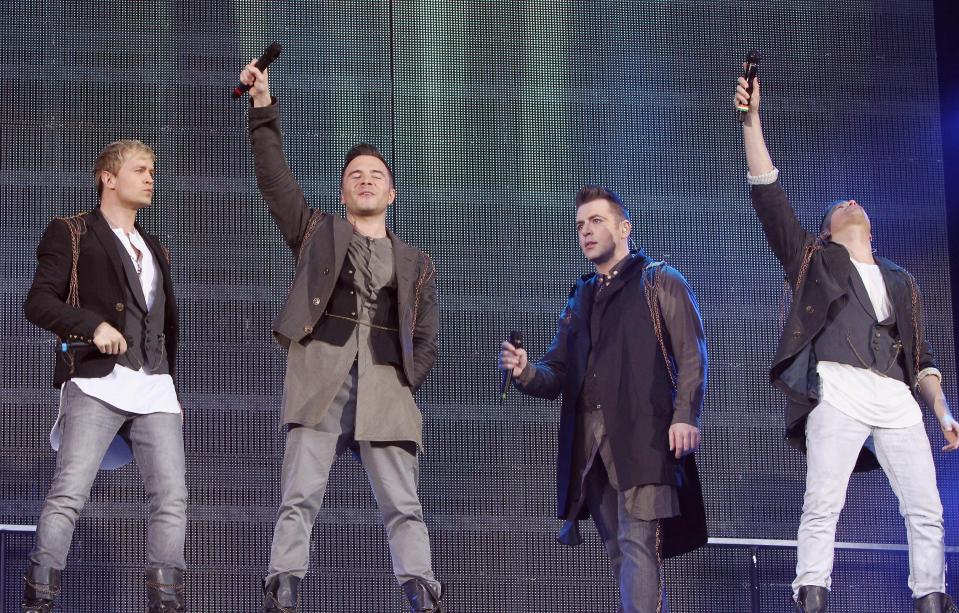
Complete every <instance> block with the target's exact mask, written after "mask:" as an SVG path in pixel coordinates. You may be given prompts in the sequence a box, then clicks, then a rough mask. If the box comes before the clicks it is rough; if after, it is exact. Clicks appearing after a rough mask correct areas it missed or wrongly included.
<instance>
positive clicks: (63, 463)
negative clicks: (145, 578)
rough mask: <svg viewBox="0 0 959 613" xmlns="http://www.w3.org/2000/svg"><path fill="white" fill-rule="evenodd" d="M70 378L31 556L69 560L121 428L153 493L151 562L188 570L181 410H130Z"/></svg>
mask: <svg viewBox="0 0 959 613" xmlns="http://www.w3.org/2000/svg"><path fill="white" fill-rule="evenodd" d="M66 386H67V387H66V389H64V391H63V394H64V396H63V401H62V404H61V408H60V410H61V416H62V419H63V437H62V439H61V442H60V450H59V452H58V453H57V466H56V471H55V472H54V474H53V483H52V484H51V485H50V491H49V493H48V494H47V498H46V500H45V501H44V503H43V510H42V511H41V512H40V520H39V521H38V522H37V536H36V544H35V545H34V548H33V551H31V552H30V561H31V562H33V563H34V564H38V565H41V566H50V567H53V568H58V569H60V570H63V569H64V568H65V567H66V565H67V554H68V552H69V550H70V542H71V541H72V540H73V530H74V528H75V527H76V523H77V517H79V515H80V511H81V510H82V509H83V506H84V504H86V502H87V500H88V499H89V498H90V488H91V487H92V486H93V480H94V478H96V476H97V472H98V471H99V469H100V461H101V460H102V459H103V456H104V454H105V453H106V451H107V449H108V448H109V447H110V443H111V442H112V441H113V438H114V437H115V436H116V435H117V433H120V434H121V435H122V436H124V437H125V438H126V439H127V441H128V442H129V443H130V447H131V449H132V450H133V457H134V458H135V459H136V463H137V466H138V467H139V469H140V475H141V476H142V477H143V486H144V489H145V490H146V495H147V498H148V499H149V505H150V520H149V523H148V524H147V551H146V562H147V567H148V568H178V569H180V570H185V569H186V560H185V559H184V556H183V544H184V541H185V539H186V501H187V491H186V477H185V475H186V465H185V461H184V457H183V428H182V420H181V417H180V415H179V414H175V413H150V414H148V415H136V414H133V413H124V412H122V411H119V410H118V409H116V408H114V407H112V406H110V405H108V404H106V403H104V402H102V401H101V400H98V399H96V398H94V397H92V396H88V395H86V394H84V393H83V392H82V391H80V388H78V387H77V386H76V385H75V384H73V383H69V382H68V383H67V384H66Z"/></svg>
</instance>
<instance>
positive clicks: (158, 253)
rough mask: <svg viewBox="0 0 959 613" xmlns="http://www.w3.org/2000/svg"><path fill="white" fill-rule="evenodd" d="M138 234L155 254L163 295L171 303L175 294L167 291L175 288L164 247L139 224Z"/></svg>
mask: <svg viewBox="0 0 959 613" xmlns="http://www.w3.org/2000/svg"><path fill="white" fill-rule="evenodd" d="M136 228H137V232H139V233H140V236H142V237H143V242H145V243H146V244H147V246H148V247H149V248H150V252H151V253H152V254H153V259H154V261H155V262H156V265H157V269H158V270H159V271H160V272H161V274H162V275H163V277H162V281H161V283H163V293H164V294H165V296H166V298H165V300H166V302H167V303H169V302H170V301H171V300H172V299H173V298H172V294H173V292H170V291H167V289H168V288H171V287H173V280H172V279H171V277H170V263H169V262H167V259H166V251H165V250H164V249H163V245H161V244H160V241H159V240H157V238H156V237H154V236H153V235H152V234H147V233H146V232H144V231H143V229H142V228H141V227H140V225H139V224H137V226H136ZM145 304H146V299H144V305H145Z"/></svg>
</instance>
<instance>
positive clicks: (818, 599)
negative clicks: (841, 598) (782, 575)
mask: <svg viewBox="0 0 959 613" xmlns="http://www.w3.org/2000/svg"><path fill="white" fill-rule="evenodd" d="M828 598H829V590H827V589H826V588H824V587H820V586H818V585H804V586H802V587H801V588H799V595H798V596H796V610H797V611H799V613H826V601H827V600H828Z"/></svg>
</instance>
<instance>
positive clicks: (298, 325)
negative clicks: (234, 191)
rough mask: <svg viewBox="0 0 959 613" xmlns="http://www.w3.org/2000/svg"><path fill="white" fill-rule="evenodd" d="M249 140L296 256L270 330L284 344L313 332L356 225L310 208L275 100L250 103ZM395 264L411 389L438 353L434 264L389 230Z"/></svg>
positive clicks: (265, 191)
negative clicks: (285, 141)
mask: <svg viewBox="0 0 959 613" xmlns="http://www.w3.org/2000/svg"><path fill="white" fill-rule="evenodd" d="M249 130H250V142H251V144H252V148H253V160H254V165H255V169H256V180H257V184H258V186H259V188H260V193H261V194H262V196H263V199H264V200H266V203H267V206H268V207H269V210H270V215H271V216H272V217H273V220H274V221H275V222H276V226H277V228H279V230H280V233H281V234H282V235H283V239H284V240H285V241H286V244H287V245H289V247H290V249H291V250H292V251H293V255H294V257H295V258H296V271H295V273H294V276H293V283H292V285H291V286H290V290H289V292H288V293H287V296H286V301H285V303H284V304H283V308H282V309H281V310H280V312H279V313H278V314H277V316H276V318H274V320H273V334H274V336H275V337H276V339H277V341H278V342H279V343H280V344H281V345H283V346H284V347H288V346H289V344H290V343H298V342H301V341H303V340H304V339H307V338H308V337H311V335H312V333H313V329H314V328H315V327H316V325H317V323H318V322H319V321H320V318H322V317H323V315H324V313H325V312H326V308H327V304H328V302H329V301H330V297H331V296H332V294H333V289H334V288H335V287H336V280H337V278H338V277H339V275H340V270H341V268H342V267H343V263H344V262H345V260H346V252H347V247H348V246H349V244H350V239H351V238H352V236H353V226H352V225H351V224H350V222H348V221H347V220H345V219H343V218H342V217H338V216H336V215H330V214H329V213H326V212H324V211H322V210H319V209H313V208H310V206H309V205H308V204H307V202H306V197H305V196H304V195H303V190H302V189H301V188H300V186H299V184H298V183H297V181H296V178H295V177H294V176H293V173H292V171H291V170H290V167H289V165H288V164H287V162H286V158H285V156H284V155H283V140H282V136H281V133H280V114H279V104H278V103H277V102H276V101H275V100H274V102H273V104H272V105H270V106H266V107H251V108H250V110H249ZM387 234H388V235H389V237H390V239H391V240H392V242H393V257H394V266H395V269H396V297H397V301H396V302H397V310H398V319H399V337H400V349H401V351H402V361H403V364H402V367H403V368H402V372H403V374H404V376H405V377H406V381H407V382H408V383H409V385H410V387H411V388H412V390H413V391H414V392H415V391H416V390H418V389H419V387H420V386H421V385H422V384H423V382H424V381H425V380H426V376H427V375H428V374H429V371H430V369H431V368H432V367H433V362H435V361H436V355H437V336H438V333H439V310H438V307H437V303H436V278H435V270H434V268H433V262H432V260H430V258H429V256H427V255H426V254H425V253H424V252H422V251H420V250H418V249H416V248H414V247H412V246H410V245H409V244H407V243H405V242H404V241H402V240H400V239H399V238H398V237H397V236H396V235H395V234H393V232H392V231H390V230H387Z"/></svg>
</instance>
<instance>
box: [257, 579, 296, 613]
mask: <svg viewBox="0 0 959 613" xmlns="http://www.w3.org/2000/svg"><path fill="white" fill-rule="evenodd" d="M299 587H300V578H299V577H296V576H294V575H290V574H287V573H282V574H279V575H276V576H275V577H272V578H270V580H269V581H266V580H264V581H263V613H296V605H297V603H298V601H299V596H298V594H297V590H298V589H299Z"/></svg>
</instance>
